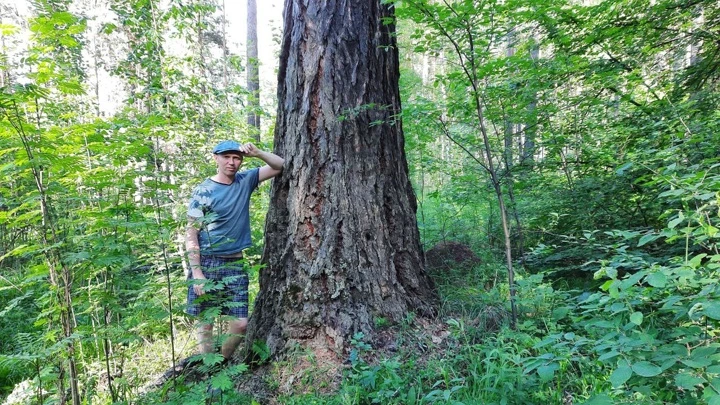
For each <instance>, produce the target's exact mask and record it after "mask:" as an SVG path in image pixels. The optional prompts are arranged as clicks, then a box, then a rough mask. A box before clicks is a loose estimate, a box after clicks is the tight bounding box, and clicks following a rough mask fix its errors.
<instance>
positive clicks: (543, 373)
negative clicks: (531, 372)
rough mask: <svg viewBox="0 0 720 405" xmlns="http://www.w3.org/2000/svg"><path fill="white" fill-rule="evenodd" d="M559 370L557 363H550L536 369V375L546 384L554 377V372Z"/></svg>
mask: <svg viewBox="0 0 720 405" xmlns="http://www.w3.org/2000/svg"><path fill="white" fill-rule="evenodd" d="M558 368H559V366H558V364H557V363H551V364H548V365H545V366H540V367H538V368H537V373H538V375H539V376H540V379H541V380H542V381H543V382H548V381H550V380H552V379H553V377H554V376H555V370H557V369H558Z"/></svg>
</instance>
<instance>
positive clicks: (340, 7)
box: [248, 0, 437, 356]
mask: <svg viewBox="0 0 720 405" xmlns="http://www.w3.org/2000/svg"><path fill="white" fill-rule="evenodd" d="M392 17H393V13H392V11H391V10H390V9H389V8H388V7H387V6H386V5H381V4H380V0H356V1H337V0H328V1H326V2H314V1H311V2H302V1H297V0H295V1H293V0H286V4H285V11H284V22H285V27H284V35H283V41H282V46H281V59H280V70H279V76H278V86H279V87H278V106H279V107H278V116H277V117H278V118H277V124H276V129H275V147H276V151H277V153H278V154H279V155H280V156H283V157H284V158H285V166H284V171H283V173H282V174H281V175H280V176H279V177H278V178H276V179H275V180H274V184H273V187H272V191H271V204H270V205H271V206H270V210H269V212H268V215H267V220H266V229H265V238H266V240H265V252H264V255H263V261H264V262H265V264H266V265H267V266H266V268H264V269H263V270H262V272H261V274H260V293H259V294H258V297H257V300H256V304H255V311H254V314H253V315H252V318H251V320H250V326H249V329H248V341H249V342H255V341H256V340H261V341H265V342H266V344H267V346H268V348H269V349H270V350H271V352H272V353H273V354H274V355H278V354H281V353H282V352H283V351H284V350H285V349H287V348H289V347H292V346H294V345H296V344H299V345H300V346H302V347H307V348H311V349H313V350H315V351H318V350H323V351H326V352H327V353H334V354H335V355H340V356H341V355H342V353H343V349H345V348H347V345H348V344H349V341H350V338H351V337H352V336H353V334H354V333H356V332H363V333H364V334H365V335H366V336H368V335H372V332H373V324H374V323H373V321H374V320H375V319H377V318H384V319H386V320H389V321H394V322H398V321H401V320H403V319H404V318H406V317H407V314H408V313H410V312H413V313H415V314H417V315H421V316H426V315H431V314H432V313H433V312H434V308H435V303H436V298H437V297H436V295H435V291H434V288H433V285H432V282H431V280H430V279H429V277H428V276H427V275H426V273H425V271H424V263H423V255H422V251H421V248H420V239H419V233H418V227H417V223H416V216H415V213H416V208H417V205H416V200H415V194H414V192H413V190H412V187H411V185H410V182H409V179H408V167H407V162H406V160H405V152H404V149H403V147H404V139H403V133H402V126H401V122H400V117H399V113H400V95H399V89H398V77H399V70H398V54H397V52H398V50H397V46H396V41H395V36H394V35H395V26H394V25H393V24H391V23H390V22H391V21H392V20H391V19H392Z"/></svg>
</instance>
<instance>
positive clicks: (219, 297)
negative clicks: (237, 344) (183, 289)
mask: <svg viewBox="0 0 720 405" xmlns="http://www.w3.org/2000/svg"><path fill="white" fill-rule="evenodd" d="M240 260H241V259H235V258H224V257H214V256H202V257H200V266H201V267H202V271H203V274H204V275H205V278H207V279H208V281H207V282H205V284H203V290H204V291H205V294H203V295H201V296H198V295H197V294H195V290H194V289H193V285H194V284H195V283H193V282H192V280H193V278H192V272H190V276H189V277H188V281H190V285H189V286H188V294H187V309H186V311H185V312H187V313H188V314H190V315H194V316H198V315H200V314H201V313H203V312H204V311H206V310H209V309H210V310H212V309H219V313H220V314H223V315H230V316H234V317H236V318H247V317H248V284H249V280H248V274H247V272H246V271H245V269H243V267H242V264H241V263H240Z"/></svg>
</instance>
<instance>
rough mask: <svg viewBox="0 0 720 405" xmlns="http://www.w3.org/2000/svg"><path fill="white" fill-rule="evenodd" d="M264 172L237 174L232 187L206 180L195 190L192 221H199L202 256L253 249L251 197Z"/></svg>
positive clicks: (253, 170) (189, 208)
mask: <svg viewBox="0 0 720 405" xmlns="http://www.w3.org/2000/svg"><path fill="white" fill-rule="evenodd" d="M259 172H260V169H257V168H256V169H250V170H247V171H243V172H238V173H235V181H233V182H232V184H222V183H218V182H216V181H214V180H212V179H206V180H205V181H203V182H202V183H200V185H199V186H197V187H196V188H195V190H193V193H192V196H191V197H190V204H189V205H188V217H190V218H191V219H193V220H195V221H198V222H199V223H200V228H199V230H198V242H199V243H200V254H201V255H204V256H227V255H232V254H235V253H238V252H240V251H242V250H243V249H245V248H248V247H250V246H251V245H252V241H251V240H250V209H249V207H250V195H251V194H252V192H253V191H254V190H255V189H256V188H257V186H258V175H259Z"/></svg>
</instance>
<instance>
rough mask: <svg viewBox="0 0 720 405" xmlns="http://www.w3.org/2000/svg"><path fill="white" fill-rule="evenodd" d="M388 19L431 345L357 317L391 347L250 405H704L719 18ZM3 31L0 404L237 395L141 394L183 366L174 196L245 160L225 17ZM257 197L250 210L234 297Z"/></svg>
mask: <svg viewBox="0 0 720 405" xmlns="http://www.w3.org/2000/svg"><path fill="white" fill-rule="evenodd" d="M392 5H393V6H395V8H396V13H397V25H398V45H399V48H400V57H401V64H402V71H401V92H402V103H403V110H402V117H401V118H402V123H403V129H404V133H405V147H406V154H407V158H408V164H409V168H410V175H411V180H412V182H413V185H414V187H415V192H416V195H417V202H418V212H417V219H418V226H419V228H420V234H421V238H422V243H423V246H424V249H426V250H427V257H428V270H429V271H431V273H432V275H433V278H434V280H435V283H436V286H437V288H438V291H439V294H440V297H441V307H440V308H439V311H438V320H439V321H440V322H442V323H443V324H444V325H445V329H444V331H442V332H441V333H438V334H435V335H433V336H432V338H431V339H429V340H427V341H423V340H419V339H417V338H415V337H414V335H415V331H416V329H414V328H417V325H416V322H415V319H414V316H413V314H408V317H407V319H406V320H405V321H404V322H403V323H402V324H401V325H389V324H388V321H387V320H385V319H381V318H379V319H376V320H375V325H376V327H377V328H379V329H382V328H399V329H400V330H403V328H406V330H407V343H408V344H406V345H401V347H398V348H397V350H396V351H395V352H392V353H375V352H374V350H373V347H372V345H371V344H370V343H369V342H366V341H364V340H363V336H362V335H358V336H357V339H356V340H355V341H354V347H355V349H354V350H353V352H352V353H351V356H350V358H349V359H348V367H347V368H346V370H345V373H344V375H343V378H342V380H341V381H340V382H339V385H337V386H333V387H332V390H331V389H329V387H327V386H323V384H319V383H318V381H323V380H322V378H320V374H322V370H319V371H318V374H312V373H306V374H303V375H299V376H297V381H298V383H299V384H300V385H302V386H303V387H305V388H304V390H305V391H303V392H297V390H295V389H291V388H289V387H285V386H275V387H272V384H271V383H268V384H269V385H270V386H271V388H273V389H272V390H271V391H273V394H272V395H273V396H274V397H275V398H278V400H279V401H280V402H282V403H348V404H350V403H403V404H406V403H467V404H471V403H548V402H550V403H595V404H603V403H653V404H654V403H674V404H675V403H685V404H695V403H709V404H720V352H719V351H718V346H719V345H718V342H717V334H718V320H720V300H719V298H720V291H719V289H718V283H717V280H718V267H720V253H719V252H718V247H717V244H718V239H719V238H720V235H718V222H720V212H719V211H718V203H719V201H720V157H718V155H719V154H718V150H719V149H720V133H719V129H720V110H719V109H718V101H719V94H718V80H719V79H720V70H719V68H720V51H719V50H720V5H718V4H717V2H714V1H701V0H696V1H678V0H658V1H654V2H649V1H633V0H626V1H605V2H603V1H591V2H587V1H585V2H579V1H578V2H576V1H556V0H542V1H540V0H530V1H522V2H515V1H506V2H496V1H488V2H479V1H471V0H467V1H447V2H427V1H421V0H417V1H402V2H398V3H392ZM98 10H103V13H98V12H97V11H98ZM107 10H109V12H107ZM28 11H29V13H30V14H29V15H28V16H21V15H19V14H17V13H16V9H15V8H14V6H13V5H8V4H5V3H3V4H0V13H2V17H3V20H2V24H0V35H1V36H0V47H1V48H0V88H1V89H2V91H1V92H0V176H1V178H2V180H0V289H1V290H2V294H1V295H0V337H1V339H0V395H3V396H5V395H10V393H11V392H12V391H13V390H15V392H14V393H13V395H21V392H24V394H22V395H24V396H25V398H26V401H29V402H30V403H64V402H66V401H70V399H69V395H70V394H69V392H71V393H81V396H82V398H84V400H85V401H86V402H87V403H135V402H144V403H147V402H155V403H161V402H162V403H204V401H205V396H206V390H205V387H206V386H207V385H210V386H212V387H214V388H217V389H220V390H221V391H222V392H223V393H224V395H225V397H224V398H225V399H224V400H223V401H225V402H226V403H237V402H242V401H248V402H250V401H252V400H253V398H254V397H253V394H248V393H242V392H236V389H235V388H236V387H237V386H239V385H240V382H239V381H240V380H241V379H242V375H243V373H245V372H246V370H245V368H244V367H241V366H237V367H235V368H232V369H230V370H228V371H227V372H225V373H221V374H219V375H217V376H216V377H214V378H213V379H210V380H208V381H201V382H196V383H191V382H186V383H183V384H181V386H180V387H178V386H177V385H174V386H169V385H168V386H165V388H163V389H158V390H154V391H153V390H151V391H149V392H148V390H146V389H144V388H143V387H146V386H147V383H148V382H149V381H150V380H151V379H152V378H153V376H156V375H157V374H158V373H161V372H162V371H163V370H164V369H165V368H167V366H168V365H169V364H171V363H172V361H173V359H174V358H175V359H177V358H178V357H181V356H182V355H185V354H188V353H190V352H191V351H192V345H193V337H192V336H191V334H190V329H191V328H190V321H189V320H188V319H186V318H185V317H184V316H183V314H182V306H183V303H184V288H183V285H184V275H183V267H184V262H183V256H184V252H183V251H182V243H181V238H180V235H181V231H182V228H183V226H184V218H185V213H184V210H185V207H184V206H185V201H186V199H187V197H188V194H189V192H190V190H191V187H192V185H194V184H196V183H197V182H198V181H199V180H200V179H202V178H203V177H206V176H208V175H209V174H211V173H212V170H213V166H212V165H211V162H210V159H209V153H208V149H209V147H210V145H212V144H213V143H215V142H216V141H218V140H221V139H225V138H239V139H242V140H253V141H255V142H258V143H259V144H260V145H261V146H262V147H263V148H266V149H268V150H270V149H272V145H271V142H270V140H271V139H272V136H271V134H272V131H273V117H274V114H275V110H274V109H275V106H274V104H273V101H272V90H271V88H272V86H273V85H272V84H271V85H269V86H266V87H267V88H265V87H263V91H264V92H267V93H264V94H270V96H269V99H268V100H267V101H266V102H263V103H260V105H259V106H258V103H257V102H256V101H257V96H253V94H254V93H253V92H252V91H249V90H248V88H249V87H250V86H248V85H246V79H247V77H246V76H247V75H246V72H247V71H248V67H250V66H252V65H253V64H254V63H255V62H256V61H254V60H252V58H250V60H248V59H246V55H245V54H243V53H242V51H238V50H231V49H230V47H229V46H228V40H227V38H228V36H227V35H228V34H227V30H226V22H227V20H229V19H231V18H233V16H230V15H227V14H226V13H224V12H223V9H222V4H218V3H216V2H213V1H202V0H195V1H185V2H180V1H169V2H158V1H154V0H137V1H123V2H118V1H96V2H88V1H71V0H51V1H46V0H38V1H33V2H31V3H30V7H29V8H28ZM260 24H263V22H260ZM268 46H270V45H268ZM273 46H274V45H273ZM178 50H181V51H178ZM260 70H261V72H265V73H264V74H265V75H267V71H268V70H272V67H271V65H270V64H268V65H264V64H262V63H261V64H260ZM261 75H262V74H261ZM270 77H272V75H270ZM106 86H108V87H110V86H111V88H108V87H106ZM101 94H106V95H108V94H109V95H112V96H113V97H114V99H115V100H116V101H117V103H118V104H117V105H116V107H113V108H109V107H108V104H106V102H105V101H104V100H107V99H105V98H103V97H101V96H100V95H101ZM362 110H363V109H362V108H359V109H358V111H348V115H352V114H361V113H362V112H363V111H362ZM249 113H255V114H258V115H259V116H260V119H261V122H262V125H261V126H260V130H259V131H255V130H254V129H253V128H254V127H253V126H252V125H249V124H248V119H247V117H248V114H249ZM266 191H267V189H266V188H264V189H262V188H261V190H260V192H259V193H256V196H255V197H254V200H253V207H254V209H253V210H252V212H253V219H252V220H253V240H254V241H255V246H254V247H253V248H251V250H250V251H249V252H248V253H249V254H248V255H247V256H248V258H249V261H250V264H251V265H252V267H251V273H252V276H253V278H254V279H255V280H257V276H258V272H260V271H262V270H261V269H260V268H259V267H260V266H259V259H260V254H261V252H262V240H263V234H262V232H263V221H264V212H265V211H266V207H267V205H268V197H267V192H266ZM503 218H505V219H506V221H503V220H502V219H503ZM504 224H505V225H504ZM504 234H507V235H508V237H507V238H505V237H504V236H503V235H504ZM466 247H467V248H469V250H466V249H465V248H466ZM442 252H445V253H444V254H443V253H442ZM458 252H461V253H462V254H459V255H458V254H457V253H458ZM448 253H453V254H448ZM457 256H459V257H457ZM430 258H436V259H437V260H436V261H432V262H431V260H430ZM448 258H452V259H453V260H450V261H449V262H448ZM508 274H513V275H514V280H513V279H512V278H510V277H507V275H508ZM253 284H254V285H255V288H257V282H255V283H253ZM511 297H513V298H511ZM512 326H514V327H512ZM411 346H415V347H411ZM258 351H259V352H262V348H258ZM287 361H292V360H287ZM273 379H274V377H273V376H269V377H268V381H270V380H273ZM203 384H204V385H203ZM170 387H172V389H171V388H170ZM313 390H317V391H313ZM301 391H302V390H301ZM139 398H142V400H139ZM255 399H256V400H258V401H260V400H262V399H263V398H259V397H258V398H255ZM7 401H8V402H10V401H11V400H10V399H8V400H7Z"/></svg>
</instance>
